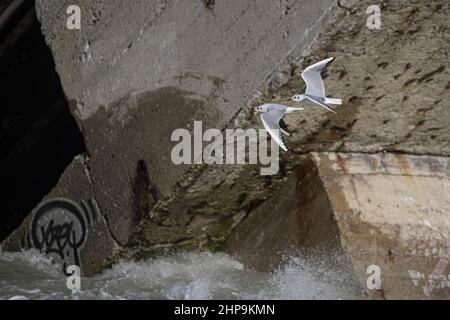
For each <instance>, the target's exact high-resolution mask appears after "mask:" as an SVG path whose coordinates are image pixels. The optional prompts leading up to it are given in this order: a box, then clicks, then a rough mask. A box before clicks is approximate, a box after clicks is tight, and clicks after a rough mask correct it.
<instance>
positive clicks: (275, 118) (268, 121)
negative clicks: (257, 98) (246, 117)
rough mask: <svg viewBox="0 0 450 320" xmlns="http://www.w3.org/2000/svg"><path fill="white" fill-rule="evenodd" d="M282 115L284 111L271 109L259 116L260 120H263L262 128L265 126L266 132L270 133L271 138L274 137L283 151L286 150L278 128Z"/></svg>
mask: <svg viewBox="0 0 450 320" xmlns="http://www.w3.org/2000/svg"><path fill="white" fill-rule="evenodd" d="M284 115H285V111H282V110H272V111H269V112H266V113H264V114H263V115H262V116H261V120H262V122H263V125H264V128H266V130H267V132H268V133H269V134H270V135H271V137H272V139H274V140H275V141H276V142H277V143H278V145H279V146H280V147H281V149H283V150H284V151H288V148H287V146H286V143H285V142H284V137H283V134H282V133H281V128H280V121H281V120H282V119H283V116H284Z"/></svg>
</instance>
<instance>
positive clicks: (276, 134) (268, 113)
mask: <svg viewBox="0 0 450 320" xmlns="http://www.w3.org/2000/svg"><path fill="white" fill-rule="evenodd" d="M303 110H304V109H303V108H291V107H288V106H283V105H281V104H272V103H268V104H263V105H261V106H259V107H256V108H255V111H256V112H259V113H262V114H263V115H261V120H262V123H263V125H264V128H266V130H267V132H269V134H270V135H271V136H272V139H274V140H275V141H276V142H277V143H278V145H279V146H280V147H281V149H283V150H284V151H288V148H287V146H286V143H285V142H284V137H283V133H284V134H286V135H288V136H291V133H290V132H289V129H288V127H287V126H286V123H285V122H284V120H283V117H284V116H285V115H286V114H288V113H293V112H298V111H303Z"/></svg>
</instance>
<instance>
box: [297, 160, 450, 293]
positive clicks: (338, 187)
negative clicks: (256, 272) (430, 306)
mask: <svg viewBox="0 0 450 320" xmlns="http://www.w3.org/2000/svg"><path fill="white" fill-rule="evenodd" d="M312 158H313V161H314V163H315V165H316V166H317V168H318V170H319V176H320V177H321V180H322V182H323V185H324V189H325V190H326V192H327V196H328V199H329V202H330V204H331V207H332V208H333V213H334V217H333V218H334V220H335V221H336V223H337V226H338V228H339V236H340V239H341V243H342V247H343V248H344V251H345V252H346V254H347V255H348V256H349V258H350V259H351V261H352V266H353V268H354V270H355V272H356V274H357V276H358V277H359V278H360V280H361V282H362V283H365V282H366V280H367V278H368V274H367V273H366V271H367V268H368V266H370V265H377V266H379V267H380V268H381V277H382V288H381V290H382V293H383V296H384V297H385V298H387V299H408V298H427V297H430V298H447V299H448V298H450V282H449V276H450V264H449V260H450V255H449V253H450V251H449V248H450V219H449V216H450V197H449V194H450V159H449V158H443V157H430V156H408V155H400V154H375V155H366V154H334V153H331V154H313V156H312ZM300 192H302V191H300ZM305 192H307V191H305ZM315 213H316V214H321V213H322V212H321V211H316V212H315ZM303 214H306V215H310V214H312V212H309V213H308V212H304V213H303ZM316 231H317V232H323V231H322V230H320V229H319V230H316ZM309 232H311V231H309ZM304 236H305V237H308V235H304ZM438 264H441V268H442V270H437V269H436V268H437V266H438ZM422 276H424V278H421V277H422ZM433 277H435V278H434V279H433ZM430 280H434V282H433V283H429V281H430ZM369 293H371V292H369Z"/></svg>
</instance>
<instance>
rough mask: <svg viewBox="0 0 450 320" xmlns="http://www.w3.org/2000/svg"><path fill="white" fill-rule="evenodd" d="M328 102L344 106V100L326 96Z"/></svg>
mask: <svg viewBox="0 0 450 320" xmlns="http://www.w3.org/2000/svg"><path fill="white" fill-rule="evenodd" d="M325 103H326V104H334V105H337V106H342V100H341V99H331V98H325Z"/></svg>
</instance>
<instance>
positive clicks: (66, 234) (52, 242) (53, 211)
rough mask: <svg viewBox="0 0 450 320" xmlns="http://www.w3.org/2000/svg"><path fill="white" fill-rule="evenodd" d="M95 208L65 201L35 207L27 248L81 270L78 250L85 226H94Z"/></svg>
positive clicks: (91, 205)
mask: <svg viewBox="0 0 450 320" xmlns="http://www.w3.org/2000/svg"><path fill="white" fill-rule="evenodd" d="M96 211H97V210H96V207H95V205H94V203H93V201H87V202H85V201H82V202H81V206H79V205H78V204H77V203H75V202H73V201H71V200H68V199H52V200H50V201H46V202H44V203H42V204H40V205H39V207H38V208H37V209H36V211H35V214H34V217H33V220H32V223H31V232H30V237H31V239H30V240H31V246H32V247H34V248H36V249H39V250H40V251H41V252H42V253H43V254H45V255H48V256H50V257H51V258H53V259H54V260H57V261H59V262H61V263H62V264H63V270H64V271H65V270H66V268H67V266H69V265H77V266H81V262H80V250H81V249H82V248H83V246H84V244H85V242H86V239H87V236H88V226H89V225H94V224H95V222H96V220H97V216H96Z"/></svg>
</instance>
